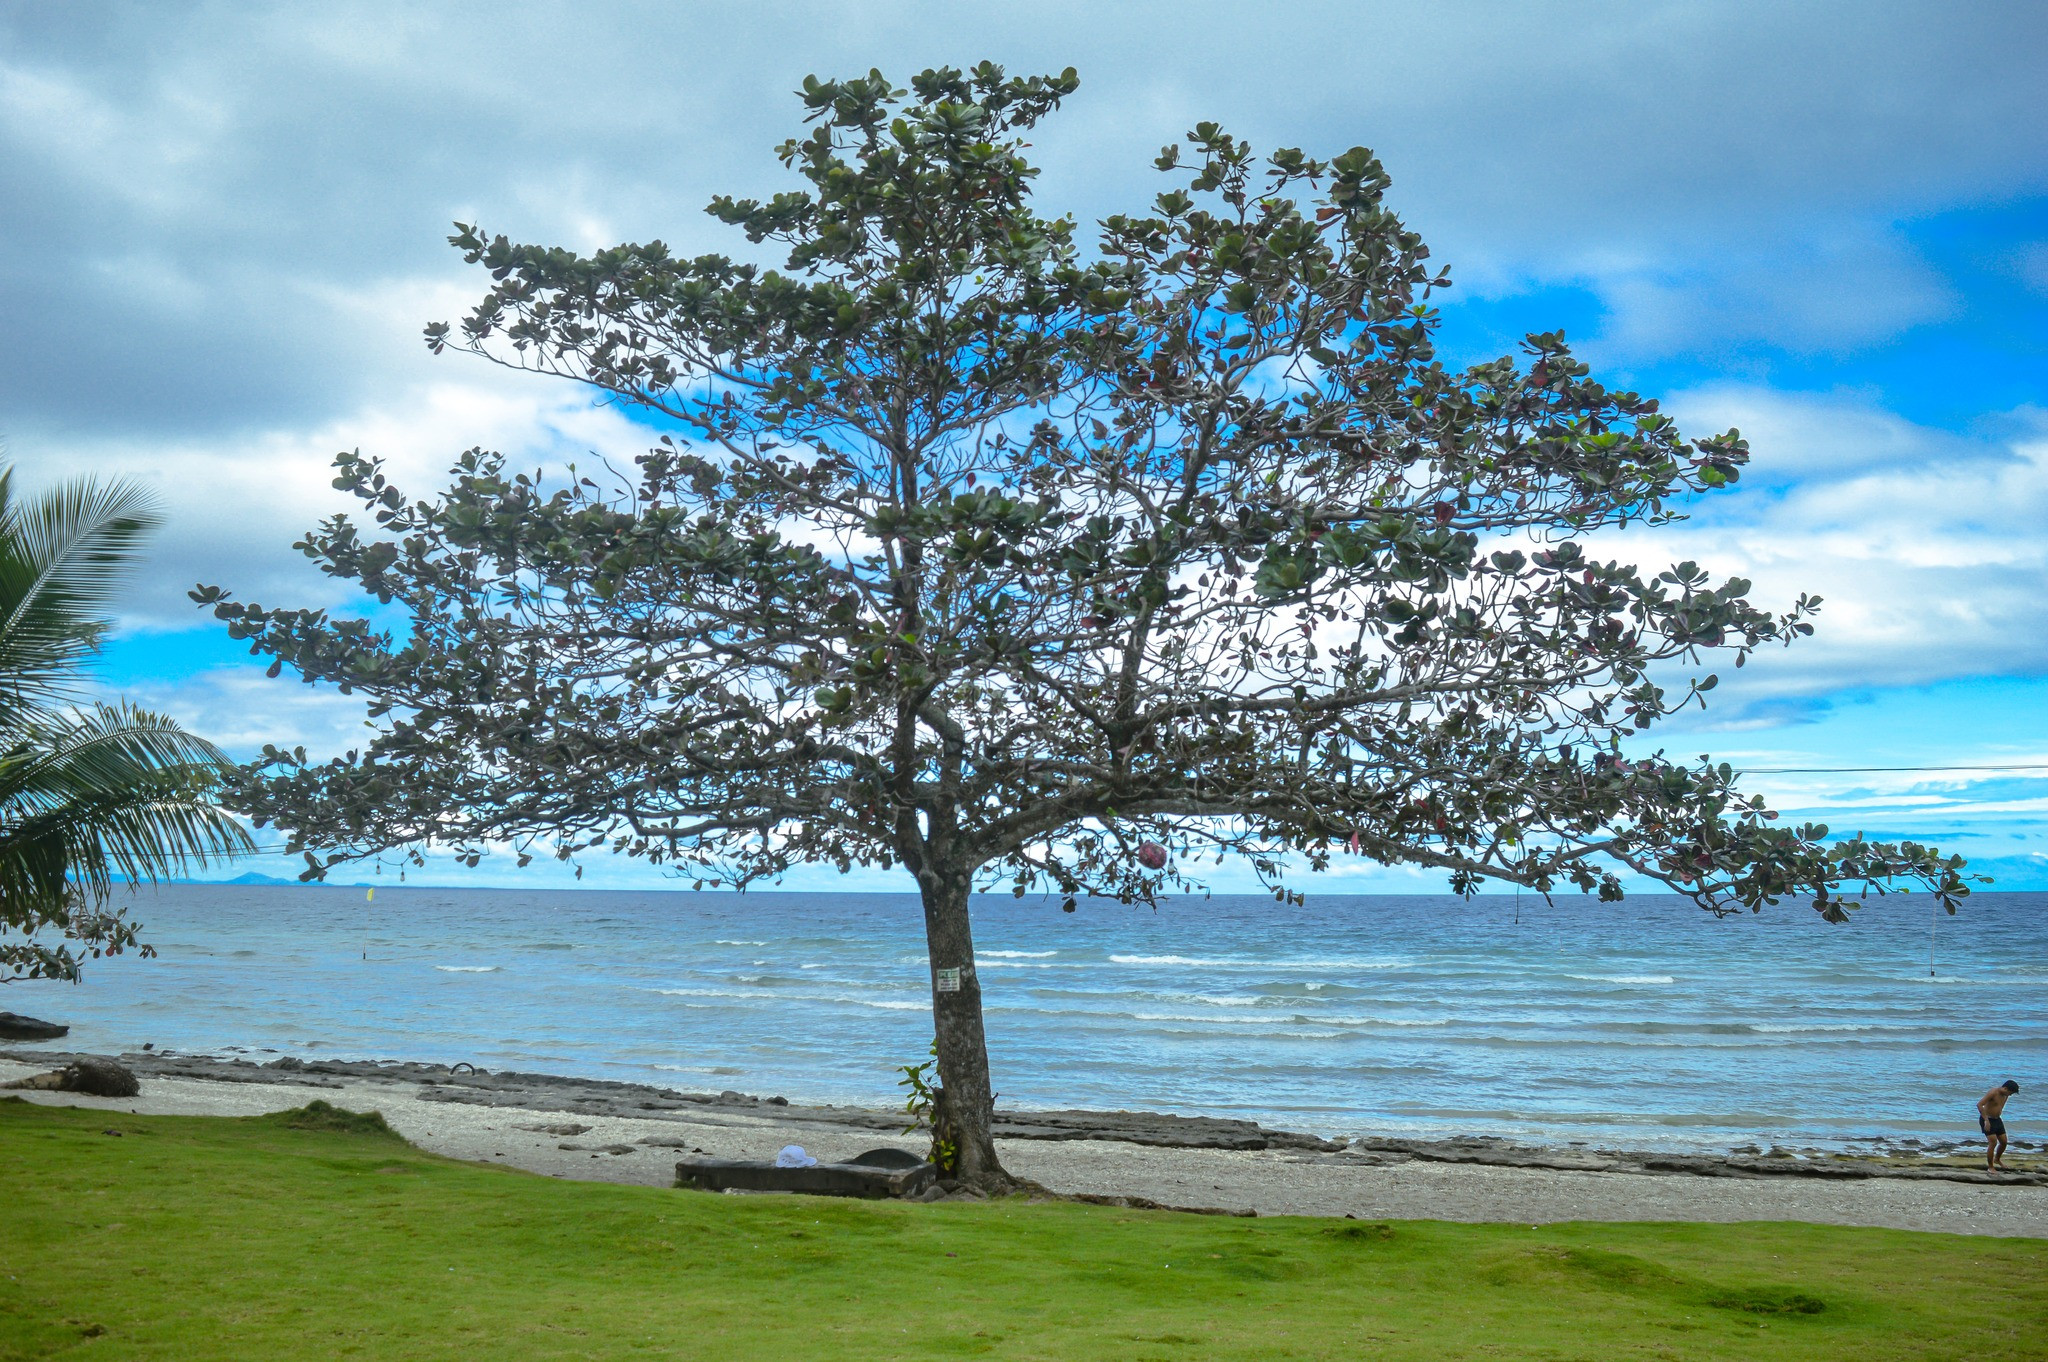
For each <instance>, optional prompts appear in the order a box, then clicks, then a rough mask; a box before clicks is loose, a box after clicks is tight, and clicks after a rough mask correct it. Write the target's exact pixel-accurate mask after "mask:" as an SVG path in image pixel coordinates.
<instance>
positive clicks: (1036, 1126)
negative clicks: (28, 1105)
mask: <svg viewBox="0 0 2048 1362" xmlns="http://www.w3.org/2000/svg"><path fill="white" fill-rule="evenodd" d="M80 1057H81V1056H77V1055H72V1054H66V1053H61V1052H56V1051H52V1050H44V1049H37V1050H0V1058H4V1059H9V1060H13V1061H15V1062H17V1063H21V1064H32V1065H39V1066H44V1067H51V1068H55V1067H60V1066H62V1065H64V1064H67V1063H70V1062H73V1061H74V1060H76V1059H78V1058H80ZM118 1060H119V1062H120V1063H121V1064H123V1065H125V1066H127V1067H128V1068H129V1069H131V1070H132V1071H134V1072H135V1073H136V1074H137V1075H138V1076H139V1077H142V1078H144V1079H148V1078H175V1079H196V1080H202V1081H206V1082H214V1083H259V1084H273V1085H284V1086H290V1087H303V1088H309V1089H321V1088H330V1089H331V1088H341V1087H345V1086H353V1085H358V1084H362V1083H372V1084H376V1085H379V1086H389V1087H391V1088H393V1089H394V1090H397V1091H399V1092H404V1091H408V1090H409V1092H410V1096H411V1097H413V1098H414V1099H416V1100H419V1101H424V1102H445V1103H460V1104H464V1105H468V1106H477V1107H499V1108H508V1109H514V1110H521V1111H540V1112H562V1113H565V1114H569V1115H575V1116H583V1117H598V1118H633V1119H636V1120H649V1121H661V1120H673V1121H687V1122H690V1123H698V1124H700V1123H703V1122H704V1121H706V1120H707V1119H713V1120H715V1119H716V1117H717V1115H718V1114H719V1113H726V1114H729V1115H731V1116H733V1117H743V1116H768V1115H772V1116H773V1118H774V1120H775V1121H776V1123H777V1124H778V1125H781V1126H790V1127H798V1128H803V1127H812V1128H816V1129H817V1130H818V1131H819V1133H820V1134H824V1133H828V1132H831V1133H851V1132H872V1133H873V1134H875V1135H877V1136H891V1137H893V1136H900V1135H901V1134H902V1131H903V1122H904V1118H903V1116H902V1114H901V1113H899V1112H894V1111H888V1110H879V1109H875V1108H864V1107H851V1106H833V1105H824V1106H807V1105H803V1104H798V1103H792V1102H789V1101H788V1100H787V1099H785V1098H782V1097H780V1096H768V1097H761V1096H756V1095H752V1094H747V1093H740V1092H735V1091H731V1090H726V1091H723V1092H718V1093H701V1092H685V1091H681V1090H678V1089H674V1088H662V1087H654V1086H651V1085H647V1084H640V1083H625V1082H617V1081H612V1080H606V1079H587V1078H568V1077H562V1076H559V1075H554V1074H534V1073H518V1072H499V1073H494V1072H488V1071H484V1070H477V1069H474V1068H472V1067H471V1066H469V1065H466V1064H457V1065H453V1066H450V1065H444V1064H422V1063H400V1062H383V1061H374V1060H331V1059H310V1060H309V1059H301V1058H297V1057H295V1056H281V1057H279V1058H277V1059H274V1060H270V1061H267V1062H257V1061H255V1060H250V1059H242V1058H222V1057H219V1056H213V1055H183V1054H172V1053H169V1052H165V1051H157V1050H146V1051H131V1052H129V1053H127V1054H124V1055H121V1056H119V1057H118ZM996 1135H997V1137H998V1138H999V1139H1004V1140H1033V1141H1041V1140H1042V1141H1102V1142H1110V1143H1122V1144H1129V1145H1139V1146H1148V1147H1152V1148H1158V1149H1177V1150H1227V1151H1271V1152H1276V1153H1281V1154H1286V1155H1290V1156H1292V1157H1293V1158H1295V1159H1311V1160H1316V1161H1322V1160H1328V1161H1330V1162H1333V1163H1344V1164H1349V1165H1353V1166H1360V1165H1363V1166H1384V1165H1395V1164H1405V1163H1416V1164H1466V1165H1476V1166H1483V1167H1491V1168H1511V1169H1532V1170H1545V1171H1553V1172H1571V1173H1610V1174H1611V1173H1633V1174H1642V1175H1663V1176H1670V1175H1689V1176H1694V1177H1706V1178H1740V1179H1770V1178H1787V1177H1790V1178H1818V1179H1829V1180H1837V1181H1839V1180H1845V1179H1910V1180H1922V1181H1926V1180H1932V1181H1943V1182H1963V1183H1977V1184H1981V1185H1986V1186H2007V1187H2019V1186H2048V1170H2035V1169H2031V1168H2015V1169H2014V1170H2013V1171H2010V1172H2007V1173H2004V1174H1998V1175H1993V1174H1988V1173H1986V1172H1985V1171H1984V1170H1983V1169H1981V1168H1974V1169H1973V1168H1971V1167H1969V1166H1967V1164H1965V1163H1963V1162H1961V1161H1960V1158H1961V1157H1967V1156H1968V1154H1969V1153H1970V1152H1971V1151H1972V1148H1973V1147H1972V1146H1969V1145H1964V1144H1952V1145H1929V1144H1922V1143H1921V1142H1919V1141H1899V1142H1897V1143H1883V1144H1878V1145H1876V1146H1874V1148H1873V1151H1872V1152H1871V1153H1870V1154H1868V1155H1863V1154H1842V1153H1838V1152H1830V1151H1821V1150H1788V1149H1781V1148H1775V1147H1774V1148H1771V1149H1768V1150H1758V1151H1756V1152H1754V1153H1744V1152H1740V1151H1738V1152H1733V1153H1730V1154H1726V1155H1719V1154H1668V1153H1656V1152H1645V1151H1629V1150H1606V1149H1592V1148H1582V1147H1579V1146H1571V1147H1566V1148H1557V1147H1547V1146H1535V1145H1524V1144H1517V1143H1515V1142H1512V1141H1508V1140H1502V1139H1497V1138H1492V1137H1486V1136H1461V1137H1456V1138H1451V1139H1438V1140H1425V1139H1405V1138H1394V1137H1376V1136H1364V1137H1359V1138H1355V1139H1350V1140H1342V1139H1338V1140H1332V1139H1324V1138H1322V1137H1320V1136H1317V1135H1310V1134H1303V1133H1301V1132H1297V1131H1286V1130H1274V1129H1271V1128H1268V1127H1266V1126H1263V1125H1260V1124H1259V1123H1257V1122H1255V1121H1245V1120H1237V1119H1232V1118H1227V1117H1211V1116H1176V1115H1171V1114H1166V1113H1160V1112H1128V1111H1115V1112H1104V1111H1080V1110H1066V1111H1002V1112H998V1113H997V1118H996ZM646 1143H650V1144H651V1143H656V1141H654V1140H648V1141H646ZM2020 1149H2021V1146H2018V1145H2016V1146H2015V1152H2016V1153H2017V1152H2018V1151H2019V1150H2020ZM1951 1158H1956V1159H1958V1160H1959V1161H1958V1162H1953V1163H1951V1162H1944V1161H1943V1160H1946V1159H1951ZM2033 1161H2034V1160H2029V1162H2030V1163H2031V1162H2033Z"/></svg>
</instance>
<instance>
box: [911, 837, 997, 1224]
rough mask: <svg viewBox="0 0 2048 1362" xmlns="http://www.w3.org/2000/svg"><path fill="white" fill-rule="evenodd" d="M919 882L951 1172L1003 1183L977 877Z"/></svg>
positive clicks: (938, 876) (981, 1182)
mask: <svg viewBox="0 0 2048 1362" xmlns="http://www.w3.org/2000/svg"><path fill="white" fill-rule="evenodd" d="M919 880H920V887H921V890H922V893H923V897H924V936H925V945H926V948H927V950H928V951H929V953H930V957H931V971H932V1023H933V1026H934V1028H935V1029H936V1032H937V1035H938V1042H939V1081H940V1083H941V1085H942V1086H943V1087H944V1088H945V1093H946V1095H945V1101H944V1105H945V1107H946V1110H945V1112H944V1113H943V1118H944V1122H945V1124H947V1125H950V1127H951V1130H950V1132H949V1135H950V1138H951V1139H952V1140H953V1141H954V1143H955V1144H956V1145H957V1147H958V1148H957V1153H956V1155H955V1158H956V1162H955V1164H954V1176H955V1177H958V1178H960V1179H961V1180H962V1181H964V1182H970V1183H974V1184H977V1185H984V1186H987V1185H997V1184H1001V1183H1002V1182H1004V1181H1006V1180H1007V1177H1008V1175H1007V1174H1006V1173H1004V1172H1003V1165H1002V1164H1001V1162H1000V1161H998V1160H997V1158H996V1142H995V1091H994V1089H993V1088H992V1087H991V1086H990V1084H989V1076H988V1042H987V1040H986V1038H985V1035H984V1033H983V1031H982V1025H981V980H980V979H979V978H978V977H977V976H976V974H975V969H974V928H973V924H972V923H971V922H970V921H969V920H968V915H967V894H968V891H969V889H970V888H971V887H972V885H973V880H972V879H971V878H970V877H968V876H966V875H959V876H954V875H945V874H935V875H922V876H919ZM956 972H957V973H956ZM935 1115H937V1113H935Z"/></svg>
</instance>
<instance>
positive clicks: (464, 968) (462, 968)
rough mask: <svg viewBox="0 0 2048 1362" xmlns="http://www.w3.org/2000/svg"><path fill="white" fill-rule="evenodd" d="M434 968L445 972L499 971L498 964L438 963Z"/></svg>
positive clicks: (491, 972) (490, 972)
mask: <svg viewBox="0 0 2048 1362" xmlns="http://www.w3.org/2000/svg"><path fill="white" fill-rule="evenodd" d="M434 968H435V969H437V970H439V971H441V973H443V974H496V973H497V972H498V967H497V966H496V965H436V966H434Z"/></svg>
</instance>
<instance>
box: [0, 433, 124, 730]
mask: <svg viewBox="0 0 2048 1362" xmlns="http://www.w3.org/2000/svg"><path fill="white" fill-rule="evenodd" d="M12 481H13V479H12V470H6V471H4V472H0V705H5V706H8V707H10V708H12V709H14V710H15V711H17V712H18V711H23V710H47V709H49V708H50V707H52V706H55V705H58V704H61V703H63V702H64V701H66V700H68V699H72V698H75V697H76V695H77V683H78V672H79V669H80V668H81V667H82V666H83V664H84V663H85V661H86V660H87V659H88V658H89V657H90V656H91V655H92V653H93V652H94V651H95V650H96V649H97V648H98V646H99V641H100V637H101V635H102V634H103V633H104V631H105V629H106V627H107V620H106V618H105V614H106V611H107V610H108V609H109V608H110V607H111V605H112V602H113V597H114V592H115V590H116V589H117V588H118V587H119V586H120V584H121V581H122V579H123V578H124V577H125V576H126V575H127V574H128V572H129V571H130V569H132V568H133V566H134V564H135V562H136V559H137V556H138V554H139V551H140V549H141V546H142V541H143V539H144V537H145V536H146V535H148V534H149V533H150V531H152V530H154V529H155V528H156V526H157V525H158V524H159V517H158V515H157V513H156V511H155V509H154V506H153V504H152V499H151V498H150V496H149V494H148V493H147V492H145V491H144V490H143V489H142V488H141V487H140V486H138V485H137V484H135V483H132V482H128V481H124V480H115V481H111V482H97V481H93V480H90V479H76V480H74V481H71V482H68V483H65V484H63V485H61V486H59V487H55V488H51V489H50V490H48V491H46V492H42V493H40V494H38V495H36V496H34V497H31V498H28V499H26V500H19V501H18V500H16V499H15V498H14V496H13V494H12V486H11V484H12Z"/></svg>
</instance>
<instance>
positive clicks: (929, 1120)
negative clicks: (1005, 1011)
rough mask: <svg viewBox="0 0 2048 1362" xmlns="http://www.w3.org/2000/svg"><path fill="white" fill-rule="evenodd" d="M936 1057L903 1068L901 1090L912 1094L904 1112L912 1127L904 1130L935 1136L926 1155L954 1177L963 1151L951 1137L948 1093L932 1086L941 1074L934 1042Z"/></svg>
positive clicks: (900, 1082)
mask: <svg viewBox="0 0 2048 1362" xmlns="http://www.w3.org/2000/svg"><path fill="white" fill-rule="evenodd" d="M931 1054H932V1057H931V1058H930V1059H927V1060H922V1061H920V1062H918V1063H916V1064H906V1065H904V1066H903V1068H902V1073H903V1077H902V1078H900V1079H898V1080H897V1081H896V1086H897V1087H899V1088H908V1089H909V1090H910V1094H909V1097H908V1099H907V1100H906V1101H905V1102H904V1103H903V1110H904V1112H905V1113H906V1114H907V1115H908V1116H909V1117H910V1124H909V1125H907V1126H905V1127H904V1128H903V1133H904V1134H905V1135H915V1134H916V1133H917V1132H918V1131H920V1130H924V1131H929V1132H930V1133H931V1140H932V1145H931V1152H930V1153H929V1154H928V1155H926V1157H927V1158H928V1159H929V1160H930V1162H931V1163H932V1165H933V1166H934V1167H936V1168H937V1169H938V1170H939V1171H940V1172H941V1173H945V1174H947V1175H948V1176H951V1175H952V1174H953V1173H954V1172H955V1171H956V1170H957V1168H958V1165H959V1162H960V1149H959V1146H958V1145H956V1144H955V1143H954V1142H953V1141H952V1140H950V1139H948V1138H947V1132H946V1128H945V1124H944V1122H945V1116H944V1113H943V1111H942V1107H943V1106H944V1102H943V1098H944V1096H945V1094H944V1090H943V1089H940V1088H935V1087H933V1086H932V1083H931V1079H932V1077H933V1076H934V1075H935V1074H936V1073H937V1072H938V1067H939V1043H938V1041H937V1040H934V1041H932V1050H931Z"/></svg>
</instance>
